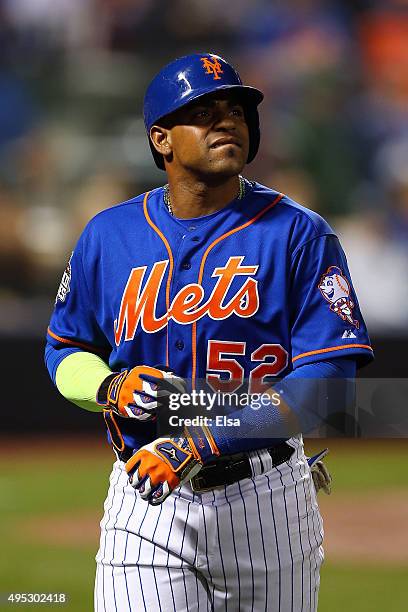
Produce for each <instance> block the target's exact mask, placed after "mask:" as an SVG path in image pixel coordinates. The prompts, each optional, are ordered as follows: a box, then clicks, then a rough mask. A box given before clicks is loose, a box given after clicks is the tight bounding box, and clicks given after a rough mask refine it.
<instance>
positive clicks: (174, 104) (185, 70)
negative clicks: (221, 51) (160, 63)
mask: <svg viewBox="0 0 408 612" xmlns="http://www.w3.org/2000/svg"><path fill="white" fill-rule="evenodd" d="M223 89H228V90H229V89H231V90H233V91H238V92H239V94H240V96H241V97H242V103H243V106H244V110H245V119H246V122H247V124H248V129H249V152H248V159H247V163H249V162H251V161H252V160H253V159H254V157H255V155H256V154H257V152H258V147H259V139H260V131H259V116H258V109H257V106H258V104H259V103H260V102H262V100H263V93H262V92H261V91H259V90H258V89H255V87H249V86H247V85H243V84H242V81H241V78H240V76H239V74H238V73H237V71H236V70H235V69H234V68H233V67H232V66H231V64H228V62H226V61H225V59H223V58H222V57H219V56H218V55H214V54H213V53H194V54H193V55H186V56H184V57H179V58H178V59H176V60H174V61H173V62H171V63H170V64H167V66H165V67H164V68H163V69H162V70H161V71H160V72H159V73H158V74H157V75H156V76H155V77H154V79H153V80H152V82H151V83H150V85H149V87H148V88H147V91H146V95H145V98H144V107H143V115H144V122H145V126H146V130H147V135H148V138H149V143H150V148H151V150H152V153H153V157H154V160H155V162H156V165H157V166H158V167H159V168H161V169H162V170H164V160H163V156H162V155H161V154H160V153H158V152H157V151H156V149H155V148H154V146H153V143H152V141H151V139H150V128H151V127H152V126H153V125H154V124H156V123H158V122H159V121H160V120H161V119H163V118H164V117H166V116H167V115H169V114H170V113H172V112H173V111H175V110H177V109H178V108H181V107H182V106H185V105H186V104H188V103H189V102H192V101H193V100H197V98H200V97H201V96H205V95H206V94H209V93H212V92H214V91H218V90H223Z"/></svg>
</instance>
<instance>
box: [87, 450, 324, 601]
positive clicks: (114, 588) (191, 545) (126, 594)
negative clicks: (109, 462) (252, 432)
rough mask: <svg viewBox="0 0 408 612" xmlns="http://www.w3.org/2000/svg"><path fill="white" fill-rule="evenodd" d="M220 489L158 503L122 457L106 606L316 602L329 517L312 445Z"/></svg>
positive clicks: (262, 461)
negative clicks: (140, 487) (310, 457)
mask: <svg viewBox="0 0 408 612" xmlns="http://www.w3.org/2000/svg"><path fill="white" fill-rule="evenodd" d="M291 444H292V445H293V446H295V447H296V450H295V453H294V454H293V455H292V457H291V459H290V460H289V461H288V462H286V463H283V464H282V465H280V466H279V467H277V468H272V467H271V463H272V462H271V458H270V455H269V454H268V453H267V452H266V451H257V452H253V453H251V463H252V469H253V474H254V476H253V478H247V479H244V480H241V481H240V482H237V483H235V484H233V485H230V486H228V487H223V488H217V489H214V490H213V491H211V492H208V493H203V494H197V493H193V491H192V490H191V487H190V486H183V487H181V488H179V489H177V490H176V491H174V492H173V494H172V495H171V496H170V497H169V498H168V499H167V500H166V501H165V502H164V503H163V504H162V505H161V506H157V507H153V506H150V505H149V504H147V503H146V502H145V501H143V500H142V499H141V498H140V497H139V496H138V495H137V493H135V491H134V489H133V488H132V487H131V486H130V485H129V484H128V479H127V474H126V472H125V470H124V464H123V463H121V462H120V461H117V462H116V463H115V464H114V466H113V471H112V474H111V477H110V487H109V492H108V497H107V499H106V502H105V514H104V517H103V519H102V521H101V539H100V548H99V551H98V554H97V556H96V561H97V572H96V581H95V611H96V612H141V611H145V612H156V611H162V612H169V611H170V610H173V611H174V612H183V611H186V612H196V611H199V610H201V611H202V612H209V611H210V610H211V611H214V612H218V611H220V612H221V611H223V612H224V611H230V612H241V611H245V612H246V611H253V612H261V611H265V612H315V611H316V610H317V596H318V590H319V582H320V578H319V570H320V566H321V564H322V561H323V549H322V546H321V544H322V539H323V527H322V519H321V516H320V512H319V509H318V506H317V502H316V494H315V490H314V487H313V483H312V479H311V477H310V469H309V466H308V465H307V461H306V459H305V456H304V453H303V444H302V442H301V441H300V440H299V439H297V438H292V439H291Z"/></svg>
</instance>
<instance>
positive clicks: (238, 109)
mask: <svg viewBox="0 0 408 612" xmlns="http://www.w3.org/2000/svg"><path fill="white" fill-rule="evenodd" d="M231 115H234V117H243V116H244V109H243V108H242V106H234V108H232V109H231Z"/></svg>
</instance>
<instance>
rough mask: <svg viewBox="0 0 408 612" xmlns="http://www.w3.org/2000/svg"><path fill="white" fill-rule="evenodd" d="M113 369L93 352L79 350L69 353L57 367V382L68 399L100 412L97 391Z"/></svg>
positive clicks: (60, 390) (62, 393)
mask: <svg viewBox="0 0 408 612" xmlns="http://www.w3.org/2000/svg"><path fill="white" fill-rule="evenodd" d="M109 374H112V370H110V369H109V367H108V366H107V365H106V363H105V362H104V361H103V360H102V359H101V358H100V357H98V356H97V355H94V354H93V353H85V352H82V351H81V352H77V353H72V354H71V355H68V356H67V357H65V359H63V360H62V361H61V363H60V364H59V366H58V368H57V372H56V376H55V384H56V385H57V389H58V391H59V392H60V393H61V395H63V396H64V397H65V398H66V399H67V400H69V401H70V402H72V403H73V404H76V405H77V406H80V408H85V410H91V411H92V412H100V411H101V410H102V408H101V406H99V405H98V404H97V403H96V392H97V391H98V389H99V386H100V384H101V383H102V381H103V380H105V378H106V377H107V376H109Z"/></svg>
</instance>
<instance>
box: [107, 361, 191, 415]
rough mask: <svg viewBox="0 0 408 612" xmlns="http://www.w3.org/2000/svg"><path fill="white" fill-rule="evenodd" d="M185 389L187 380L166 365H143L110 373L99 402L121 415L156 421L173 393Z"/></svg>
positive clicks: (181, 391) (182, 391)
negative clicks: (160, 410)
mask: <svg viewBox="0 0 408 612" xmlns="http://www.w3.org/2000/svg"><path fill="white" fill-rule="evenodd" d="M159 380H160V381H161V383H162V384H161V385H160V388H158V385H157V381H159ZM185 390H186V383H185V381H184V379H183V378H180V377H179V376H176V375H175V374H174V372H172V371H171V370H169V369H168V368H166V367H165V366H156V367H154V368H152V367H150V366H145V365H142V366H136V367H135V368H133V369H132V370H124V371H123V372H113V373H112V374H110V375H109V376H107V378H105V380H104V381H103V382H102V384H101V386H100V387H99V389H98V393H97V396H96V401H97V403H98V404H99V405H100V406H104V407H105V408H110V409H111V410H113V412H115V413H116V414H118V415H119V416H122V417H130V418H132V419H137V420H139V421H152V420H154V419H155V418H156V411H157V409H158V408H160V407H162V406H166V404H167V403H168V401H169V397H170V395H171V394H172V393H184V392H185Z"/></svg>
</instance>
